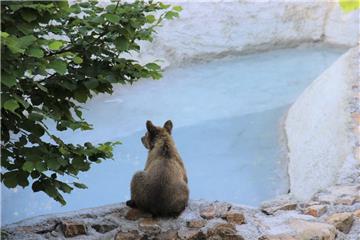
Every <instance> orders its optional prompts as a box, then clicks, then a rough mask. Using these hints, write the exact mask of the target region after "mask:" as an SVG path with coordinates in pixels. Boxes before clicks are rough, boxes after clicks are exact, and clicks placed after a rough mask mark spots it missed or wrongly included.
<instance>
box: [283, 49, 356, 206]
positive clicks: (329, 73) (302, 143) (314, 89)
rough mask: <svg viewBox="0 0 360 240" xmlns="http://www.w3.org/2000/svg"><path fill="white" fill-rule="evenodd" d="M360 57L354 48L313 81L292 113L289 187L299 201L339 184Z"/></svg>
mask: <svg viewBox="0 0 360 240" xmlns="http://www.w3.org/2000/svg"><path fill="white" fill-rule="evenodd" d="M358 59H359V55H358V49H357V48H352V49H351V50H349V51H348V52H347V53H346V54H344V55H343V56H342V57H341V58H340V59H339V60H338V61H336V62H335V63H334V64H333V65H332V66H331V67H330V68H328V69H327V70H326V71H325V72H324V73H323V74H322V75H321V76H320V77H318V78H317V79H316V80H314V82H312V83H311V84H310V86H309V87H308V88H307V89H306V90H305V91H304V92H303V93H302V95H301V96H300V97H299V98H298V99H297V101H296V102H295V103H294V104H293V105H292V106H291V108H290V110H289V112H288V114H287V119H286V122H285V128H286V133H287V139H288V149H289V160H290V162H289V176H290V189H291V193H292V194H293V195H294V196H295V197H296V198H298V199H302V200H305V199H310V198H311V197H312V195H313V194H314V193H315V192H317V191H318V190H320V189H325V188H326V187H328V186H330V185H331V184H334V183H335V181H336V178H337V174H338V172H339V170H340V169H341V167H342V165H343V163H344V161H345V159H346V158H347V157H348V155H349V154H351V143H350V138H349V127H348V126H349V121H350V111H349V101H350V97H351V96H352V89H351V86H352V83H354V82H355V80H356V79H357V70H356V69H357V64H358Z"/></svg>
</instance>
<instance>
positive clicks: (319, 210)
mask: <svg viewBox="0 0 360 240" xmlns="http://www.w3.org/2000/svg"><path fill="white" fill-rule="evenodd" d="M326 209H327V207H326V206H325V205H312V206H309V207H307V208H306V209H305V210H304V213H305V214H308V215H311V216H313V217H320V216H321V215H323V214H324V213H325V212H326Z"/></svg>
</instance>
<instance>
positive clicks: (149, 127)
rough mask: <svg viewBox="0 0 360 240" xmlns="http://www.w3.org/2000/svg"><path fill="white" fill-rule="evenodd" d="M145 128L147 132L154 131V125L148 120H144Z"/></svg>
mask: <svg viewBox="0 0 360 240" xmlns="http://www.w3.org/2000/svg"><path fill="white" fill-rule="evenodd" d="M146 129H147V130H148V132H149V133H155V132H156V127H155V126H154V124H153V123H152V122H151V121H150V120H147V121H146Z"/></svg>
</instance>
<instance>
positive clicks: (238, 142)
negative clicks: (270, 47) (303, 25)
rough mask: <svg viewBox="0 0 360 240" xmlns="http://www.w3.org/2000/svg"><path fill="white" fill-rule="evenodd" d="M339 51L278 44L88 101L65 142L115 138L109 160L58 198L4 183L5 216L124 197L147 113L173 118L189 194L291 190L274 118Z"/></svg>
mask: <svg viewBox="0 0 360 240" xmlns="http://www.w3.org/2000/svg"><path fill="white" fill-rule="evenodd" d="M343 52H344V51H343V50H339V49H331V48H298V49H285V50H276V51H271V52H266V53H261V54H254V55H247V56H242V57H237V58H232V59H226V60H225V59H224V60H214V61H212V62H209V63H204V64H193V65H190V66H186V67H182V68H175V69H169V70H167V71H166V72H165V73H164V78H163V79H162V80H159V81H153V80H142V81H139V82H138V83H136V84H134V85H133V86H125V87H119V88H117V89H116V91H115V92H114V94H113V95H112V96H105V95H103V96H98V97H97V98H95V99H93V100H92V101H91V102H90V103H88V104H87V105H86V109H87V110H86V112H85V117H86V119H87V120H88V121H89V122H91V123H93V124H94V127H95V130H93V131H88V132H75V133H73V132H65V133H61V134H60V135H61V136H62V137H63V138H64V139H66V141H69V142H85V141H92V142H101V141H112V140H121V141H122V142H123V144H122V145H120V146H118V147H117V148H116V149H115V160H114V161H112V160H108V161H105V162H103V163H101V164H99V165H94V166H93V168H92V169H91V170H90V171H89V172H86V173H82V174H80V179H81V181H82V182H84V183H86V184H87V185H88V187H89V188H88V189H86V190H74V191H73V192H72V193H71V194H70V195H68V194H65V199H66V201H67V202H68V204H67V205H66V206H65V207H61V206H60V204H58V203H57V202H54V201H53V200H51V199H50V198H48V197H47V196H46V195H45V194H44V193H32V192H31V191H30V190H29V189H26V190H23V189H22V188H19V187H18V188H16V189H13V190H8V189H6V188H2V221H3V222H2V224H4V223H5V224H6V223H10V222H14V221H17V220H21V219H24V218H27V217H31V216H35V215H40V214H45V213H55V212H63V211H69V210H75V209H80V208H87V207H95V206H100V205H104V204H110V203H115V202H121V201H126V200H128V199H129V196H130V193H129V184H130V180H131V176H132V175H133V173H134V172H135V171H137V170H140V169H142V168H143V167H144V163H145V160H146V156H147V151H146V149H145V148H144V147H143V146H142V144H141V141H140V137H141V136H142V135H143V134H144V132H145V121H146V120H148V119H151V120H152V121H153V122H154V123H155V124H163V123H164V122H165V121H166V120H168V119H171V120H172V121H173V123H174V130H173V136H174V138H175V142H176V144H177V147H178V150H179V152H180V154H181V156H182V158H183V160H184V162H185V165H186V168H187V172H188V178H189V185H190V195H191V196H190V197H191V198H192V199H200V198H203V199H207V200H224V201H229V202H235V203H240V204H248V205H252V206H257V205H258V204H259V203H260V202H261V201H264V200H266V199H269V198H272V197H274V196H276V195H278V194H281V193H285V192H287V190H288V179H287V175H286V166H285V165H284V164H282V159H283V158H284V154H283V152H282V147H281V144H280V137H281V131H280V129H281V128H280V120H281V118H282V117H283V116H284V113H285V112H286V110H287V109H288V107H289V105H290V104H291V103H293V102H294V101H295V99H296V98H297V97H298V96H299V95H300V93H301V92H302V91H303V90H304V89H305V88H306V86H308V85H309V83H310V82H311V81H312V80H313V79H315V78H316V77H317V76H318V75H320V74H321V73H322V72H323V71H324V70H325V69H326V68H327V67H328V66H330V64H331V63H333V62H334V61H335V60H336V59H337V58H338V57H339V56H340V55H341V54H342V53H343Z"/></svg>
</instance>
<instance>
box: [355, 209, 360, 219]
mask: <svg viewBox="0 0 360 240" xmlns="http://www.w3.org/2000/svg"><path fill="white" fill-rule="evenodd" d="M354 217H357V218H360V209H358V210H355V212H354Z"/></svg>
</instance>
